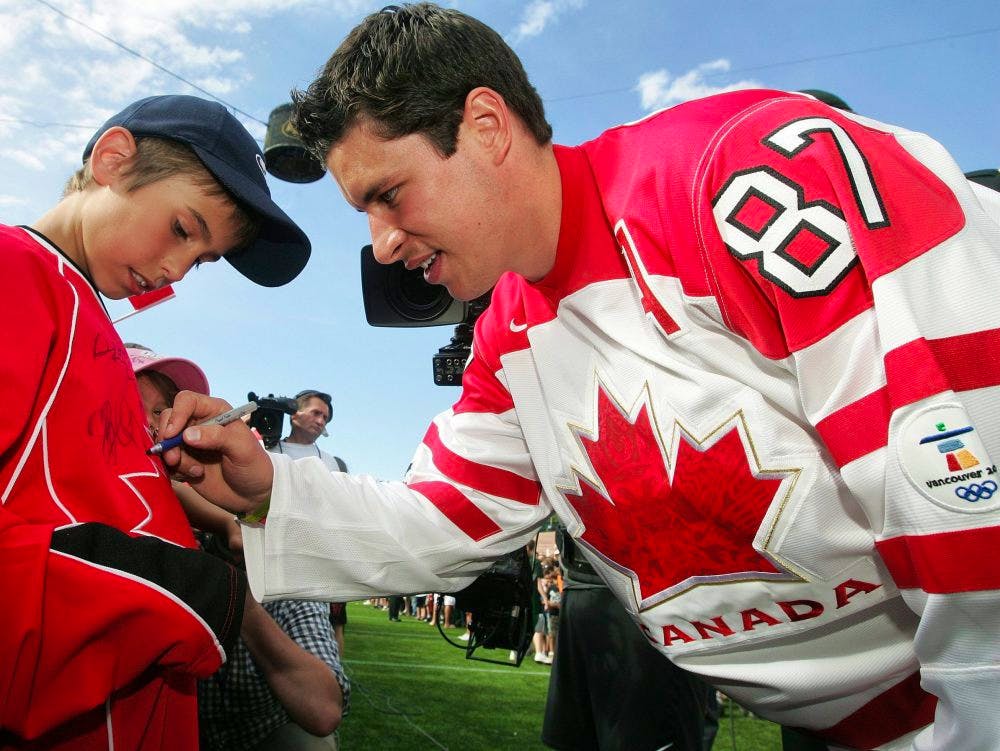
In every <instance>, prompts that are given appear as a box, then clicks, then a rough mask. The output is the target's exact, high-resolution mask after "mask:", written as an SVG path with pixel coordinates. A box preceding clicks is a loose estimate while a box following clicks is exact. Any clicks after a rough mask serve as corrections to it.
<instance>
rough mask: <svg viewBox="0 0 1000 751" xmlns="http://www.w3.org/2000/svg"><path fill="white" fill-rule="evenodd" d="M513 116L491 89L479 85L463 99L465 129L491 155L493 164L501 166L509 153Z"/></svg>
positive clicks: (498, 95) (501, 99) (502, 100)
mask: <svg viewBox="0 0 1000 751" xmlns="http://www.w3.org/2000/svg"><path fill="white" fill-rule="evenodd" d="M513 117H514V114H513V113H512V112H511V111H510V109H509V108H508V107H507V102H506V101H504V98H503V97H502V96H501V95H500V94H498V93H497V92H496V91H494V90H493V89H489V88H486V87H485V86H479V87H477V88H475V89H473V90H472V91H470V92H469V93H468V95H467V96H466V97H465V109H464V110H463V112H462V125H463V126H464V130H465V131H466V133H467V134H468V135H469V136H471V137H472V138H473V139H474V141H475V143H476V144H477V145H478V146H479V147H480V148H481V149H483V150H484V151H485V152H486V153H488V154H489V155H490V159H491V161H493V163H494V164H500V163H502V162H503V161H504V159H506V158H507V154H508V152H509V151H510V147H511V141H512V139H513V137H514V129H513V125H514V123H513V120H512V118H513Z"/></svg>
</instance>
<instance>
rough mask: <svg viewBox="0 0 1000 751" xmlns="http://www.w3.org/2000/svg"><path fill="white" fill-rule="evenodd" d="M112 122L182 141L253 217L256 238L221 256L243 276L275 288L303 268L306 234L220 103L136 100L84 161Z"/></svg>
mask: <svg viewBox="0 0 1000 751" xmlns="http://www.w3.org/2000/svg"><path fill="white" fill-rule="evenodd" d="M116 125H120V126H121V127H123V128H125V129H127V130H128V131H130V132H131V133H132V135H133V136H156V137H158V138H167V139H170V140H173V141H180V142H181V143H185V144H187V145H188V146H190V147H191V149H192V150H193V151H194V153H195V154H197V155H198V158H199V159H201V161H202V163H204V165H205V166H206V167H207V168H208V171H209V172H211V173H212V174H213V175H214V176H215V179H216V180H218V181H219V183H220V184H221V185H222V186H223V187H224V188H226V190H228V191H229V192H230V193H232V194H233V195H234V196H236V197H237V198H238V199H239V200H240V201H241V202H242V203H243V204H244V205H245V206H246V207H247V208H248V209H250V210H251V211H252V212H254V213H255V214H256V215H257V217H258V218H259V220H260V231H259V233H258V236H257V239H256V240H254V242H253V243H252V244H251V245H249V246H247V247H245V248H240V249H239V250H234V251H232V252H229V253H226V255H225V256H223V257H224V258H225V259H226V260H227V261H229V263H230V264H231V265H232V266H233V267H234V268H235V269H236V270H237V271H239V272H240V273H241V274H243V276H245V277H246V278H247V279H249V280H251V281H253V282H256V283H257V284H260V285H263V286H265V287H280V286H281V285H282V284H287V283H288V282H290V281H292V279H294V278H295V277H296V276H298V274H299V272H300V271H302V269H303V268H305V265H306V261H308V260H309V253H310V250H311V246H310V244H309V238H308V237H306V234H305V232H303V231H302V230H301V229H299V227H298V225H296V224H295V222H293V221H292V220H291V219H290V218H289V217H288V215H287V214H286V213H285V212H284V211H282V210H281V209H280V208H279V207H278V204H276V203H275V202H274V201H273V200H272V199H271V191H270V190H269V189H268V187H267V180H266V179H265V177H264V156H263V155H262V154H261V152H260V148H258V146H257V142H256V141H255V140H254V139H253V136H251V135H250V133H249V132H247V129H246V128H244V127H243V125H241V124H240V122H239V121H238V120H237V119H236V118H235V117H233V116H232V115H231V114H230V113H229V110H227V109H226V108H225V107H224V106H223V105H221V104H219V103H218V102H212V101H209V100H207V99H201V98H199V97H195V96H185V95H182V94H171V95H167V96H151V97H147V98H146V99H140V100H139V101H138V102H134V103H133V104H130V105H129V106H128V107H126V108H125V109H124V110H122V111H121V112H119V113H118V114H117V115H114V116H113V117H111V118H110V119H109V120H108V121H107V122H106V123H104V125H102V126H101V127H100V129H99V130H98V131H97V132H96V133H95V134H94V136H93V137H92V138H91V139H90V143H88V144H87V148H85V149H84V150H83V159H84V161H86V160H87V159H89V158H90V153H91V151H93V149H94V144H95V143H97V139H98V138H100V137H101V135H103V134H104V132H105V131H107V130H108V129H109V128H113V127H114V126H116Z"/></svg>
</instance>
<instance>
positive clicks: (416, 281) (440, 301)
mask: <svg viewBox="0 0 1000 751" xmlns="http://www.w3.org/2000/svg"><path fill="white" fill-rule="evenodd" d="M361 291H362V294H363V296H364V300H365V318H367V319H368V325H369V326H387V327H392V328H414V327H418V326H446V325H453V326H455V335H454V336H453V337H452V338H451V341H450V342H449V343H448V344H446V345H445V346H443V347H441V349H439V350H438V351H437V353H435V354H434V355H433V357H432V358H431V360H432V365H433V368H434V371H433V375H434V383H435V384H437V385H438V386H461V385H462V371H463V370H465V363H466V362H468V360H469V355H470V354H471V352H472V327H473V324H474V323H475V321H476V319H477V318H478V317H479V315H480V314H481V313H482V312H483V311H484V310H486V308H487V306H489V304H490V293H488V292H487V293H486V294H485V295H483V296H482V297H478V298H476V299H475V300H472V301H470V302H462V301H461V300H456V299H455V298H454V297H452V296H451V295H450V294H448V290H446V289H445V288H444V287H442V286H440V285H438V284H430V283H428V282H427V281H425V280H424V272H423V269H420V268H416V269H412V270H407V268H406V266H405V265H404V264H403V262H402V261H396V262H395V263H391V264H381V263H379V262H378V261H376V260H375V254H374V252H373V251H372V246H371V245H366V246H364V247H363V248H362V249H361Z"/></svg>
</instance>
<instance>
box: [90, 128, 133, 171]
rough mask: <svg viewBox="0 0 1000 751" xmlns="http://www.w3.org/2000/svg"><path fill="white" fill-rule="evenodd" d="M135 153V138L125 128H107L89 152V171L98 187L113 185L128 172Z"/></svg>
mask: <svg viewBox="0 0 1000 751" xmlns="http://www.w3.org/2000/svg"><path fill="white" fill-rule="evenodd" d="M136 153H137V148H136V144H135V138H134V137H133V136H132V133H130V132H129V131H128V130H126V129H125V128H122V127H121V126H118V125H116V126H115V127H113V128H108V129H107V130H106V131H104V133H102V134H101V137H100V138H98V139H97V143H95V144H94V148H93V150H92V151H91V152H90V171H91V172H92V173H93V175H94V182H96V183H97V184H98V185H113V184H115V183H116V182H117V181H118V180H121V178H122V176H123V175H124V174H125V173H126V172H127V171H128V167H129V166H130V165H131V164H132V162H133V160H134V159H135V156H136Z"/></svg>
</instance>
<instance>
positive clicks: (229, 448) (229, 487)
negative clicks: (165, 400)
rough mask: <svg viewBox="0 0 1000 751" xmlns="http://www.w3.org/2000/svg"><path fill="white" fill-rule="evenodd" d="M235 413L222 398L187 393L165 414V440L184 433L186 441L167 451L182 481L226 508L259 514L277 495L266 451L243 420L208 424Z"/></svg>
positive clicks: (168, 461)
mask: <svg viewBox="0 0 1000 751" xmlns="http://www.w3.org/2000/svg"><path fill="white" fill-rule="evenodd" d="M229 409H231V407H230V405H229V404H228V403H227V402H225V401H224V400H222V399H215V398H213V397H210V396H205V395H203V394H196V393H194V392H192V391H182V392H180V393H179V394H178V395H177V398H176V399H174V406H173V408H172V409H168V410H165V411H164V412H163V414H162V415H160V429H159V438H160V440H166V439H167V438H172V437H173V436H175V435H177V434H178V433H180V432H181V431H182V430H183V431H184V443H183V444H182V445H181V446H180V447H178V448H174V449H170V450H169V451H166V452H164V453H163V455H162V456H163V461H164V462H165V463H166V464H167V467H169V468H170V469H171V472H172V473H173V474H174V477H175V478H176V479H180V480H185V481H186V482H188V483H190V484H191V485H192V486H193V487H194V488H195V489H197V491H198V492H199V493H200V494H201V495H203V496H205V498H207V499H208V500H210V501H212V503H215V504H217V505H219V506H222V507H223V508H225V509H228V510H230V511H234V512H247V511H253V510H254V509H255V508H257V507H258V506H261V505H262V504H264V503H266V502H267V501H268V500H269V499H270V497H271V482H272V480H273V478H274V471H273V468H272V466H271V460H270V459H269V458H268V456H267V452H265V451H264V447H263V446H261V445H260V442H259V441H258V440H257V439H256V438H255V437H254V435H253V433H252V432H251V431H250V429H249V428H248V427H247V426H246V424H245V423H244V422H243V421H242V420H237V421H235V422H232V423H230V424H228V425H204V426H198V427H192V426H197V425H198V423H201V422H204V421H205V420H207V419H209V418H210V417H215V416H216V415H219V414H222V413H223V412H225V411H227V410H229Z"/></svg>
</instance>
